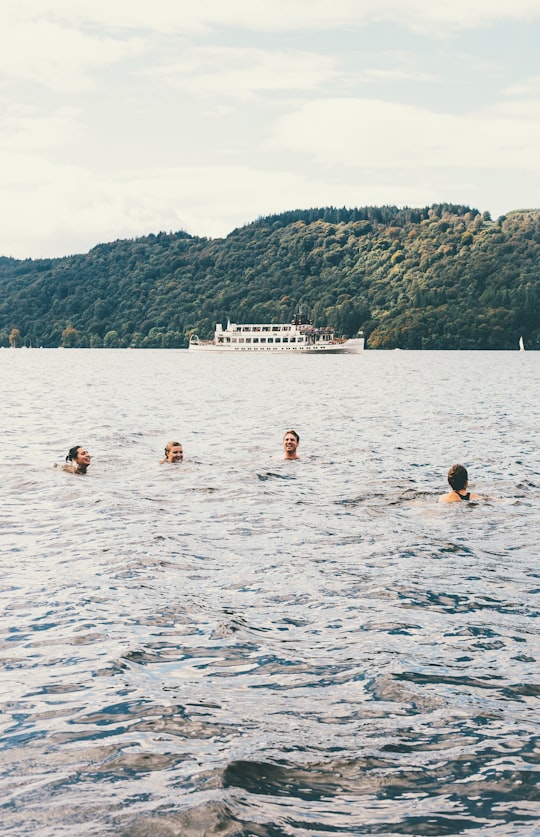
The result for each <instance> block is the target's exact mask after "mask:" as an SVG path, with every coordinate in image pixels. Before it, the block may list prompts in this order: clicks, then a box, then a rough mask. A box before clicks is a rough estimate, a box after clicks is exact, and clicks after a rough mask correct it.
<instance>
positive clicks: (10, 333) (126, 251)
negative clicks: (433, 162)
mask: <svg viewBox="0 0 540 837" xmlns="http://www.w3.org/2000/svg"><path fill="white" fill-rule="evenodd" d="M539 271H540V210H523V211H516V212H512V213H509V214H508V215H507V216H504V217H502V218H499V219H497V220H496V221H493V220H491V218H490V216H489V213H484V214H481V213H479V212H478V211H477V210H474V209H473V210H471V209H469V208H468V207H465V206H453V205H446V204H441V205H436V206H432V207H429V208H424V209H397V208H395V207H379V208H377V207H366V208H364V209H354V210H345V209H342V210H340V209H334V208H327V209H313V210H304V211H302V210H298V211H293V212H288V213H283V214H281V215H275V216H271V217H267V218H260V219H258V220H257V221H256V222H254V223H253V224H249V225H248V226H245V227H242V228H240V229H237V230H234V232H232V233H231V234H230V235H229V236H227V238H225V239H206V238H197V237H192V236H190V235H188V234H187V233H183V232H179V233H174V234H165V233H159V235H149V236H147V237H144V238H139V239H135V240H128V241H115V242H113V243H111V244H99V245H98V246H96V247H94V248H93V249H92V250H91V251H90V252H89V253H87V254H85V255H75V256H69V257H66V258H61V259H39V260H31V259H29V260H24V261H17V260H14V259H8V258H0V345H3V346H8V345H10V342H11V344H13V345H33V346H40V345H42V346H45V347H47V346H60V345H65V346H94V347H101V346H105V347H115V346H120V347H124V346H134V347H139V346H141V347H182V346H186V345H187V343H188V340H189V336H190V334H191V333H193V332H197V333H198V334H199V336H200V337H210V336H211V335H212V334H213V331H214V328H215V324H216V323H217V322H222V323H226V321H227V319H228V318H230V319H231V320H232V321H234V322H246V323H249V322H252V323H253V322H283V321H288V320H290V319H291V317H292V315H293V314H294V313H295V311H297V310H302V311H303V312H306V313H309V314H310V315H311V316H312V318H313V320H314V321H315V322H316V323H317V324H319V325H332V326H334V327H335V328H336V333H337V334H339V335H344V336H352V335H354V334H355V333H356V332H357V331H358V330H359V329H363V330H364V332H365V334H366V337H367V338H368V341H367V345H368V347H369V348H371V349H380V348H394V347H401V348H404V349H421V348H426V349H515V348H516V347H517V344H518V340H519V337H520V335H523V338H524V340H525V344H526V347H527V348H529V349H532V348H539V347H540V282H539Z"/></svg>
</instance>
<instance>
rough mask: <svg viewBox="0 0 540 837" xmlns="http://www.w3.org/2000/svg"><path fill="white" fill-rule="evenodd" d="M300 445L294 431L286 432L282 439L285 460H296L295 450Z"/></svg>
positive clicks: (298, 437)
mask: <svg viewBox="0 0 540 837" xmlns="http://www.w3.org/2000/svg"><path fill="white" fill-rule="evenodd" d="M299 444H300V436H299V435H298V433H297V432H296V430H287V432H286V433H285V435H284V437H283V450H284V451H285V459H298V456H297V455H296V450H297V448H298V445H299Z"/></svg>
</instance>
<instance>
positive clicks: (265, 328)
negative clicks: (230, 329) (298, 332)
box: [234, 325, 291, 331]
mask: <svg viewBox="0 0 540 837" xmlns="http://www.w3.org/2000/svg"><path fill="white" fill-rule="evenodd" d="M290 330H291V326H290V325H262V326H254V325H249V326H235V328H234V331H290Z"/></svg>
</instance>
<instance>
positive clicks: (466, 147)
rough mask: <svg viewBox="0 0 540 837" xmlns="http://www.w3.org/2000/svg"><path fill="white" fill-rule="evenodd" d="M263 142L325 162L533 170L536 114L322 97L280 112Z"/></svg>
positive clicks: (539, 124)
mask: <svg viewBox="0 0 540 837" xmlns="http://www.w3.org/2000/svg"><path fill="white" fill-rule="evenodd" d="M269 145H270V146H273V147H276V148H281V149H287V150H294V151H297V152H299V153H301V154H302V155H303V156H305V155H310V156H311V157H312V158H313V159H314V160H315V161H316V162H317V163H319V164H321V165H324V166H328V167H333V166H350V167H353V168H354V167H359V168H385V169H400V170H402V169H408V168H416V167H417V166H420V165H421V166H422V167H423V168H431V167H436V168H438V167H443V166H444V167H458V168H464V169H468V168H478V167H480V168H492V167H497V166H503V167H510V166H511V167H513V168H521V169H529V170H531V171H539V170H540V156H539V155H538V148H539V147H540V119H539V118H538V115H536V116H534V117H532V118H526V117H524V116H522V115H515V116H510V115H507V114H505V113H504V112H501V113H498V112H497V109H493V110H486V111H484V112H481V113H474V114H464V115H455V114H448V113H434V112H432V111H429V110H427V109H424V108H421V107H413V106H411V105H402V104H397V103H394V102H385V101H378V100H371V99H326V100H319V101H316V102H308V103H306V104H304V105H303V106H302V107H300V108H298V109H297V110H296V111H295V112H293V113H290V114H289V115H287V116H283V117H282V118H281V119H280V120H279V121H278V124H277V127H276V131H275V134H274V136H273V137H272V138H271V140H270V141H269Z"/></svg>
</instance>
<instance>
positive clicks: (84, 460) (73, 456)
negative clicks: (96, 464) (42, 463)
mask: <svg viewBox="0 0 540 837" xmlns="http://www.w3.org/2000/svg"><path fill="white" fill-rule="evenodd" d="M91 458H92V457H91V456H90V454H89V453H88V451H87V450H86V448H85V447H83V445H73V447H72V448H70V449H69V452H68V455H67V456H66V462H74V463H75V465H77V466H78V467H79V468H88V466H89V465H90V460H91Z"/></svg>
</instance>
